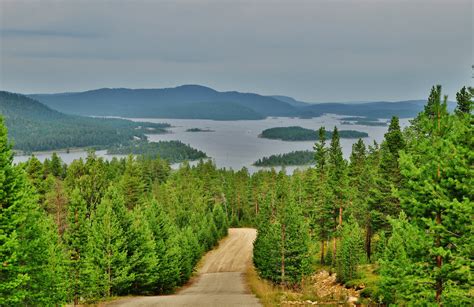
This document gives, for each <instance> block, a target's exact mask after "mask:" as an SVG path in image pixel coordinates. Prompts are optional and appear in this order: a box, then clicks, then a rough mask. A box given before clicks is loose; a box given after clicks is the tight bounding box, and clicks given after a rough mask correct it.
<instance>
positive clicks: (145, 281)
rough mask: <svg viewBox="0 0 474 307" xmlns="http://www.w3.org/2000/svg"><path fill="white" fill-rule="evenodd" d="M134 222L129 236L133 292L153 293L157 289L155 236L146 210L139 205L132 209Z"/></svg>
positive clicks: (129, 258)
mask: <svg viewBox="0 0 474 307" xmlns="http://www.w3.org/2000/svg"><path fill="white" fill-rule="evenodd" d="M131 216H132V223H131V225H130V231H129V233H128V234H129V237H128V251H129V256H128V262H129V266H130V274H131V275H132V276H133V277H134V278H133V284H132V288H131V293H153V292H154V291H156V288H155V284H156V281H157V280H156V275H155V268H156V265H157V258H156V255H155V248H156V246H155V245H156V243H155V238H154V236H153V232H152V231H151V229H150V226H149V224H148V221H147V219H146V217H145V210H144V208H143V207H141V206H137V207H136V208H134V209H133V210H132V211H131Z"/></svg>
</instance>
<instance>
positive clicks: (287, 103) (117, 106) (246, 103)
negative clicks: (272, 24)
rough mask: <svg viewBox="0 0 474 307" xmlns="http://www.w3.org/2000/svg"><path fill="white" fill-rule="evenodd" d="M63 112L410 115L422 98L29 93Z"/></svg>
mask: <svg viewBox="0 0 474 307" xmlns="http://www.w3.org/2000/svg"><path fill="white" fill-rule="evenodd" d="M28 96H29V97H32V98H34V99H37V100H38V101H40V102H41V103H44V104H45V105H47V106H49V107H50V108H52V109H55V110H58V111H61V112H63V113H69V114H77V115H87V116H90V115H94V116H120V117H131V118H180V119H212V120H256V119H263V118H266V117H275V116H281V117H304V118H311V117H318V116H321V115H322V114H338V115H346V116H367V117H377V118H389V117H391V116H399V117H404V118H410V117H414V116H416V114H418V112H420V111H421V110H422V109H423V105H424V104H425V102H426V100H421V99H420V100H402V101H395V102H390V101H369V102H360V101H358V102H350V103H349V102H322V103H308V102H303V101H299V100H296V99H294V98H292V97H289V96H282V95H275V96H265V95H260V94H256V93H249V92H238V91H217V90H215V89H212V88H210V87H207V86H202V85H197V84H184V85H180V86H177V87H168V88H141V89H131V88H99V89H94V90H88V91H82V92H65V93H53V94H30V95H28Z"/></svg>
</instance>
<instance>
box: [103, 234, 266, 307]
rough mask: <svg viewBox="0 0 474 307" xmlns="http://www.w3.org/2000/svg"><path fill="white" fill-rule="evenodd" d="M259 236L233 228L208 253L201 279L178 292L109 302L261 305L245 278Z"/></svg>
mask: <svg viewBox="0 0 474 307" xmlns="http://www.w3.org/2000/svg"><path fill="white" fill-rule="evenodd" d="M255 237H256V231H255V229H251V228H231V229H229V236H228V237H227V238H225V239H223V240H222V241H221V242H220V244H219V247H218V248H216V249H214V250H212V251H210V252H209V253H207V254H206V255H205V256H204V258H203V261H202V262H201V266H200V269H199V270H198V277H197V279H196V280H195V281H194V282H193V283H192V284H191V285H190V286H188V287H185V288H183V289H182V290H181V291H179V292H178V293H177V294H174V295H167V296H143V297H133V298H126V299H122V300H118V301H114V302H111V303H109V304H107V306H216V307H217V306H219V307H220V306H261V305H260V303H259V302H258V299H257V298H256V297H255V295H253V294H251V293H250V292H249V290H248V289H247V287H246V285H245V280H244V272H245V271H246V268H247V266H248V265H251V259H252V248H253V244H252V243H253V241H254V240H255Z"/></svg>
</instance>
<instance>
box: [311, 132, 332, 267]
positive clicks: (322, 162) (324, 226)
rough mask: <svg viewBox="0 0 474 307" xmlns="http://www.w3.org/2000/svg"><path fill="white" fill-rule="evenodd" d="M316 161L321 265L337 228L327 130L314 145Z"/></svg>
mask: <svg viewBox="0 0 474 307" xmlns="http://www.w3.org/2000/svg"><path fill="white" fill-rule="evenodd" d="M314 149H315V161H316V166H315V169H316V176H317V183H316V191H315V200H314V201H315V204H314V205H315V218H316V225H317V226H316V230H317V234H318V237H319V240H320V242H321V248H320V253H321V258H320V262H321V264H325V262H326V261H325V252H326V250H325V246H326V245H327V242H328V240H329V235H330V233H331V231H332V230H333V229H334V228H335V221H334V208H333V206H332V203H331V201H330V186H329V181H328V179H329V178H328V150H327V148H326V130H325V128H324V127H321V128H320V129H319V141H318V142H317V143H316V144H315V145H314Z"/></svg>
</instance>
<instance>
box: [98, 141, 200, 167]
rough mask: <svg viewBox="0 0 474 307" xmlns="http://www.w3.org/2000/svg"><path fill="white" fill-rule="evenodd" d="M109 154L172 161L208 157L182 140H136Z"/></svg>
mask: <svg viewBox="0 0 474 307" xmlns="http://www.w3.org/2000/svg"><path fill="white" fill-rule="evenodd" d="M107 153H108V154H114V155H115V154H120V155H129V154H135V155H143V156H145V157H148V158H156V157H160V158H162V159H165V160H167V161H169V162H170V163H177V162H183V161H186V160H189V161H191V160H199V159H204V158H207V156H206V154H205V153H203V152H202V151H200V150H197V149H194V148H192V147H191V146H189V145H186V144H184V143H182V142H180V141H159V142H150V143H149V142H148V141H135V142H131V143H129V144H127V145H117V146H113V147H110V148H109V149H108V150H107Z"/></svg>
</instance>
